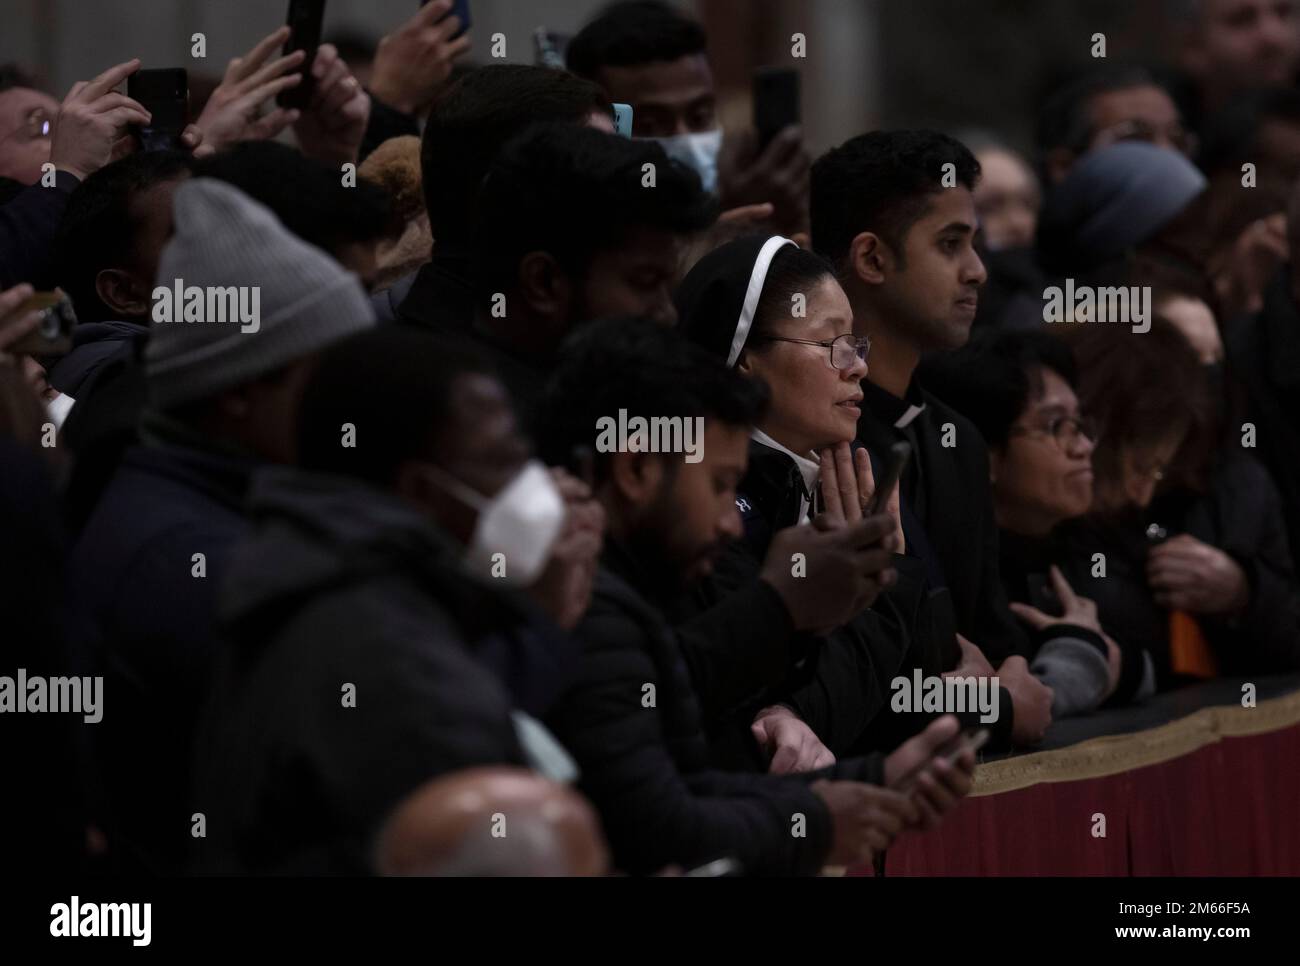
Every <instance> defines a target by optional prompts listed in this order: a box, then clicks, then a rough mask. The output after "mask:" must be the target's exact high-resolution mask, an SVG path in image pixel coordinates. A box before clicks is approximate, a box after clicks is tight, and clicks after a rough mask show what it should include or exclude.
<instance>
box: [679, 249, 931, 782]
mask: <svg viewBox="0 0 1300 966" xmlns="http://www.w3.org/2000/svg"><path fill="white" fill-rule="evenodd" d="M676 301H677V309H678V318H679V323H678V325H679V328H680V329H681V331H682V332H683V333H684V334H685V335H686V336H687V337H688V338H689V339H691V340H692V341H694V342H696V343H697V344H699V345H701V346H703V347H704V348H705V349H708V350H709V351H711V352H713V353H715V354H716V355H717V356H718V357H719V358H721V359H724V360H725V361H726V363H727V364H728V365H729V366H734V367H735V368H736V369H737V371H739V372H740V373H742V374H743V375H745V376H747V377H750V378H754V379H762V380H763V381H764V382H766V383H767V385H768V387H769V389H770V391H771V404H770V406H769V409H768V414H767V416H766V418H765V419H764V421H763V422H762V423H761V424H759V425H758V426H757V427H756V428H755V429H754V432H753V438H752V443H751V445H750V455H749V466H748V469H747V471H746V473H745V476H744V478H743V479H742V480H741V482H740V485H739V486H737V488H736V494H737V500H736V504H737V507H738V508H739V510H740V513H741V518H742V521H743V524H744V531H745V533H744V538H743V540H742V541H741V542H740V543H739V544H738V545H736V546H734V547H732V548H729V549H728V550H727V551H725V552H724V553H723V555H722V556H721V558H720V559H719V560H718V561H717V564H716V565H715V569H714V574H713V576H712V577H711V578H710V579H709V580H708V581H706V582H705V589H704V591H703V592H702V594H701V600H700V603H701V604H702V605H708V604H711V603H713V602H714V601H716V600H717V599H719V597H721V596H724V595H725V594H726V593H728V592H729V590H731V589H734V588H735V587H736V586H739V585H740V584H741V583H742V582H743V581H746V580H754V579H757V577H758V571H759V566H760V564H761V562H762V561H763V560H764V558H765V557H766V556H767V554H768V551H769V548H770V547H771V546H773V544H774V541H777V540H779V539H781V534H782V531H788V530H789V529H790V528H800V527H809V528H812V527H816V528H817V530H818V531H819V532H822V533H825V534H826V535H827V539H828V540H832V539H836V538H837V535H838V534H839V533H856V532H858V531H857V530H856V529H854V528H869V527H872V526H874V527H875V530H874V533H875V536H874V537H872V538H870V544H871V546H872V547H873V551H872V552H873V554H874V555H873V556H872V557H871V560H872V564H871V568H872V570H874V572H875V575H874V587H873V588H872V590H871V592H870V593H868V594H866V595H865V596H864V597H863V598H862V599H861V609H860V610H859V612H858V616H857V617H855V618H853V619H851V620H850V621H849V622H848V623H847V624H844V625H842V626H839V627H830V628H826V634H825V637H824V638H823V639H822V640H821V641H820V642H819V643H817V644H815V645H813V646H812V647H811V648H810V653H811V655H812V656H811V657H810V658H809V660H808V661H807V663H806V666H805V667H803V668H802V669H800V670H799V671H797V672H796V673H794V674H792V675H791V677H790V678H789V679H788V680H787V681H786V682H785V684H784V685H783V686H782V687H781V688H776V689H773V690H772V691H770V692H769V693H766V694H764V695H761V696H755V699H754V700H753V701H751V702H749V703H747V704H746V705H745V707H744V708H743V709H740V710H739V712H738V714H737V715H736V716H734V717H733V719H732V720H731V721H729V722H725V723H724V722H715V723H714V727H713V729H712V733H713V745H714V754H715V756H716V757H718V758H719V759H720V760H724V761H727V760H730V761H735V760H737V759H740V760H743V759H744V758H745V746H746V745H750V746H752V745H753V744H754V739H757V743H758V746H759V748H761V749H764V750H766V751H767V752H768V753H769V754H770V753H772V752H773V751H774V750H776V746H777V744H778V741H777V737H778V735H779V733H780V732H781V731H782V729H791V728H798V727H799V723H798V722H799V721H800V720H801V721H806V722H807V724H808V726H809V728H810V729H811V730H812V731H813V732H814V733H815V735H816V739H818V740H817V741H815V742H810V743H809V744H808V745H807V749H806V752H800V753H799V754H797V755H795V756H790V755H783V756H782V759H781V760H776V761H774V762H773V767H774V768H777V769H782V768H788V769H790V770H807V769H808V768H813V767H821V766H822V765H825V764H827V763H829V762H830V761H833V760H834V758H835V756H841V755H844V754H848V753H850V752H856V751H865V750H868V748H867V747H865V746H864V744H863V742H864V738H865V736H866V734H867V728H868V726H869V725H870V724H871V723H872V721H873V719H875V718H877V716H878V713H879V712H880V711H881V710H884V709H887V706H888V704H889V699H890V681H891V679H892V678H893V677H894V676H895V675H896V674H898V673H899V668H900V666H901V664H902V662H903V658H904V655H905V653H906V651H907V649H908V646H909V643H910V642H911V639H912V637H911V635H912V620H913V615H914V614H915V612H916V610H917V609H918V607H919V601H920V590H919V587H920V584H921V579H920V578H917V577H916V576H915V575H916V574H917V573H918V572H919V571H923V569H924V565H923V564H922V563H921V562H920V561H917V560H909V559H906V558H904V557H902V556H901V553H902V551H903V549H904V547H903V535H902V527H901V524H900V523H899V511H898V502H897V488H896V487H895V491H894V492H893V493H892V494H890V497H891V499H889V500H888V501H887V502H886V510H887V513H888V515H887V516H886V514H884V513H882V514H879V515H877V516H876V517H875V518H874V520H867V519H864V518H865V517H866V515H867V514H866V509H867V500H868V498H869V497H870V496H871V495H872V492H873V490H874V477H873V472H872V468H871V462H870V458H869V456H868V454H867V451H866V450H865V449H863V448H861V447H857V448H856V449H855V448H854V447H853V445H852V441H853V440H854V438H855V436H856V433H857V424H858V417H859V415H860V405H861V402H862V389H861V386H860V385H859V383H860V381H861V380H862V378H863V377H864V376H865V375H866V373H867V354H868V349H869V342H868V340H867V339H865V338H860V337H857V336H854V335H853V333H852V327H853V315H852V310H851V308H850V306H849V301H848V297H847V296H846V295H845V294H844V290H843V289H842V288H841V287H840V285H839V283H838V282H837V281H836V279H835V276H834V273H833V270H832V268H831V266H830V265H829V264H828V263H827V262H825V261H824V260H823V259H821V258H820V257H819V256H817V255H815V254H813V253H811V252H808V251H804V250H803V249H800V248H799V247H798V246H796V245H795V244H794V243H793V242H791V241H789V240H787V239H784V238H780V237H773V238H761V237H755V238H742V239H738V240H736V241H733V242H730V243H728V244H726V245H723V246H721V247H720V248H717V249H715V250H714V251H712V252H710V253H709V254H708V255H706V256H705V257H704V258H702V259H701V260H700V261H699V262H698V263H697V264H696V265H695V267H694V268H693V269H692V270H691V271H690V273H689V274H688V275H687V276H686V278H685V279H684V280H683V282H682V284H681V287H680V288H679V290H678V293H677V300H676ZM864 542H865V540H864ZM798 556H804V555H803V554H800V555H798ZM807 556H812V554H811V553H810V554H808V555H807ZM815 563H816V561H813V562H807V561H804V562H801V561H799V560H797V559H796V560H792V562H791V569H793V570H797V569H798V568H800V567H802V566H805V565H806V567H807V568H808V579H809V580H815V579H816V575H815V574H814V573H813V572H812V569H813V567H814V565H815ZM900 574H902V575H903V579H900V576H899V575H900ZM792 717H793V718H794V719H798V720H792ZM902 717H907V718H915V720H914V721H910V720H909V722H908V724H909V725H914V730H913V733H914V732H916V731H920V730H921V728H922V727H923V726H924V725H925V724H926V719H924V718H923V716H921V715H916V716H906V715H905V716H902ZM890 737H891V738H893V737H897V738H898V739H899V740H901V739H902V738H903V737H906V735H905V734H900V735H894V734H893V733H891V735H890ZM781 743H783V744H785V745H787V746H788V745H789V742H788V741H785V742H781ZM891 744H892V742H891ZM871 747H872V748H883V747H888V745H886V744H885V743H884V742H882V743H880V744H879V745H874V744H873V745H871ZM750 760H751V761H752V760H753V759H752V754H751V755H750Z"/></svg>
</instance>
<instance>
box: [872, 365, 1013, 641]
mask: <svg viewBox="0 0 1300 966" xmlns="http://www.w3.org/2000/svg"><path fill="white" fill-rule="evenodd" d="M862 391H863V393H864V394H865V396H866V398H865V399H864V401H863V408H862V418H861V419H860V420H859V421H858V438H859V439H860V440H861V441H862V442H863V443H865V444H866V445H867V447H868V448H870V449H873V450H876V451H877V452H885V451H886V450H887V449H888V448H889V447H890V446H892V445H893V444H894V443H896V442H898V441H900V440H908V441H910V442H911V443H912V459H911V461H910V462H909V463H908V466H907V470H906V471H905V472H904V474H903V481H902V491H901V495H902V499H903V500H904V501H905V502H906V503H907V505H908V506H909V508H910V509H911V512H912V513H914V514H915V517H916V520H917V522H918V523H919V524H920V526H921V527H922V528H923V529H924V537H925V539H926V540H927V541H928V543H929V548H930V549H931V550H932V552H933V554H934V556H935V558H936V559H937V562H938V564H939V566H940V567H941V568H942V573H943V580H944V582H945V584H946V586H947V587H948V589H949V591H950V592H951V595H952V603H953V609H954V612H955V614H956V618H957V630H958V632H960V633H961V634H962V635H964V636H965V637H967V638H969V639H970V640H971V641H973V642H974V643H975V644H976V645H978V646H979V648H980V649H981V650H982V651H983V652H984V655H985V657H987V658H988V659H989V662H990V663H991V664H993V665H994V667H996V666H997V665H998V664H999V663H1001V662H1002V661H1003V660H1004V659H1005V658H1007V657H1010V656H1011V655H1013V654H1019V655H1022V656H1024V657H1028V656H1029V653H1030V650H1031V648H1030V642H1029V637H1028V635H1027V633H1026V632H1025V630H1024V628H1023V627H1021V625H1020V623H1019V621H1017V619H1016V617H1015V615H1014V614H1012V613H1011V609H1010V608H1009V607H1008V606H1007V598H1006V593H1005V591H1004V590H1003V588H1002V581H1001V579H1000V578H999V575H998V527H997V522H996V520H995V519H994V516H993V496H992V493H991V491H990V489H989V457H988V448H987V447H986V446H985V444H984V439H983V437H982V436H981V435H980V431H979V430H978V429H977V428H976V427H975V424H974V423H972V422H971V421H970V420H968V419H967V418H966V417H965V416H962V415H961V414H960V413H958V412H957V411H956V410H954V409H952V408H950V407H948V406H946V405H945V404H944V403H942V402H940V401H939V400H938V399H937V398H936V397H935V396H933V395H931V394H930V393H929V392H926V391H925V390H924V389H921V388H920V387H919V385H918V384H917V383H916V382H915V381H913V383H912V386H911V387H910V388H909V389H908V393H907V398H906V399H898V398H896V397H895V396H893V395H891V394H890V393H888V392H886V391H885V390H883V389H881V388H879V387H878V386H876V385H875V384H873V383H872V382H870V381H869V380H866V379H864V380H863V381H862ZM914 405H923V406H924V408H923V409H922V410H921V412H920V413H919V414H918V415H916V416H915V417H914V418H913V419H912V420H911V422H910V423H908V424H907V425H905V426H903V427H898V426H897V425H896V423H897V422H899V421H900V419H902V418H903V417H904V414H905V412H906V411H907V410H908V407H909V406H914ZM948 424H951V426H952V429H953V434H954V435H955V443H956V445H954V446H944V445H943V438H944V436H945V428H946V427H947V426H948ZM908 542H909V544H910V543H911V538H910V536H909V538H908Z"/></svg>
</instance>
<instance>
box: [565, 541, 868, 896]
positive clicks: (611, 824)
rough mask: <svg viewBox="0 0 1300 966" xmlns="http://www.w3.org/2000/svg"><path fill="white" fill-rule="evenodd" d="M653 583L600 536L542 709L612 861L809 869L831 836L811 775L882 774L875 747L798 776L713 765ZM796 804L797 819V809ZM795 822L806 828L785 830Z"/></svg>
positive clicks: (753, 870) (636, 868) (633, 866)
mask: <svg viewBox="0 0 1300 966" xmlns="http://www.w3.org/2000/svg"><path fill="white" fill-rule="evenodd" d="M650 586H652V585H651V583H650V582H649V581H648V579H647V576H646V575H645V574H644V573H643V572H642V571H641V568H640V567H639V566H638V564H637V563H636V561H634V560H633V559H632V558H631V556H630V555H629V554H628V553H627V551H626V550H625V549H624V548H623V547H621V546H620V545H619V544H618V543H617V542H615V541H607V542H606V550H605V554H604V558H603V560H602V568H601V570H600V572H599V573H598V575H597V580H596V587H595V593H594V595H593V599H592V603H591V607H590V608H589V609H588V611H587V614H586V616H585V617H584V618H583V620H582V623H581V624H579V626H578V628H577V630H576V634H577V636H578V637H579V639H580V640H581V641H582V644H583V648H584V657H583V662H582V668H581V671H580V673H579V675H578V677H577V679H576V681H575V683H574V684H573V686H572V688H571V689H570V690H569V691H568V692H566V694H565V695H564V696H563V697H562V698H561V700H560V702H559V703H558V705H557V706H556V708H555V710H554V711H553V712H552V713H551V715H550V716H549V717H548V718H547V722H548V724H550V725H551V727H552V728H553V729H554V730H555V732H556V735H557V736H558V737H559V738H560V739H561V740H562V741H563V742H564V743H565V745H566V746H567V747H568V748H569V750H570V751H572V752H573V754H574V755H575V757H576V758H577V759H578V762H579V765H580V767H581V769H582V778H581V781H580V787H581V788H582V791H583V792H584V793H585V794H586V795H587V796H588V797H589V798H590V799H591V800H592V802H593V803H595V805H596V808H597V809H598V810H599V812H600V815H601V820H602V823H603V825H604V828H605V834H606V836H607V838H608V840H609V843H610V847H611V849H612V850H613V856H614V862H615V865H616V866H617V867H618V868H620V869H622V870H624V871H626V872H631V873H653V872H656V871H658V870H660V869H662V868H663V867H664V866H666V865H669V864H677V865H681V866H686V867H690V866H695V865H699V864H701V863H703V862H707V861H709V860H711V859H715V858H720V857H724V856H730V857H733V858H735V859H737V860H738V861H739V862H740V864H741V867H742V869H743V871H744V872H746V873H748V874H758V875H763V874H769V875H770V874H787V875H788V874H792V873H793V874H811V873H814V872H816V871H817V870H818V869H819V868H820V867H821V866H822V864H823V863H824V861H825V858H826V855H827V852H828V850H829V848H830V845H831V826H830V814H829V812H828V811H827V809H826V807H825V806H824V805H823V804H822V802H821V800H820V799H819V798H818V797H817V796H816V795H815V794H814V793H813V792H812V791H811V790H810V789H809V787H808V783H809V782H810V781H812V780H813V779H815V778H820V777H836V778H851V779H856V780H874V781H876V782H879V781H880V776H881V774H882V766H881V764H880V761H879V759H875V758H873V759H857V760H854V761H850V762H844V763H838V764H837V766H835V768H832V769H824V770H822V771H821V772H817V773H814V774H807V775H798V776H778V775H766V774H752V773H751V774H745V773H732V772H723V771H718V770H716V769H713V768H711V767H710V765H709V750H708V746H707V743H706V741H705V735H704V731H703V727H702V721H701V715H700V707H699V702H698V700H697V697H696V693H695V688H694V686H693V684H692V681H691V676H690V672H689V671H688V670H687V667H686V662H685V660H684V659H683V656H682V649H681V646H680V643H679V640H678V638H677V635H676V634H675V632H674V630H673V628H672V627H671V626H670V625H669V623H668V621H667V619H666V618H665V616H664V614H663V611H662V606H663V605H662V602H659V601H652V600H651V599H649V598H647V597H645V596H643V594H642V591H643V590H644V589H646V588H648V587H650ZM800 816H802V820H800ZM801 825H802V828H803V831H804V835H802V836H799V835H795V834H793V830H794V829H795V828H798V827H800V826H801Z"/></svg>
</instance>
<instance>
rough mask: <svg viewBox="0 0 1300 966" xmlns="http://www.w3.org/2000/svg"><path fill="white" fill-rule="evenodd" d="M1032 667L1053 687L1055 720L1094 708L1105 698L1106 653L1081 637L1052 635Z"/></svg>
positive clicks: (1037, 655) (1041, 678)
mask: <svg viewBox="0 0 1300 966" xmlns="http://www.w3.org/2000/svg"><path fill="white" fill-rule="evenodd" d="M1029 668H1030V670H1031V671H1033V672H1034V675H1035V676H1036V677H1037V678H1038V679H1039V680H1040V681H1042V682H1043V683H1044V684H1046V685H1047V686H1048V687H1050V688H1051V689H1052V692H1053V693H1052V717H1053V718H1054V719H1055V718H1068V717H1070V716H1071V715H1076V714H1084V713H1086V712H1088V711H1092V710H1093V709H1095V708H1096V707H1097V706H1098V705H1100V704H1101V703H1102V701H1104V700H1105V698H1106V685H1107V683H1108V669H1107V666H1106V656H1105V655H1104V654H1102V653H1101V652H1100V651H1098V650H1097V648H1096V647H1095V646H1094V645H1093V644H1092V643H1091V642H1089V641H1086V640H1083V639H1082V638H1078V637H1066V636H1063V637H1053V638H1051V639H1050V640H1048V641H1047V642H1046V643H1044V644H1043V646H1042V647H1041V648H1039V650H1038V653H1037V654H1036V655H1035V656H1034V660H1033V663H1032V664H1030V666H1029Z"/></svg>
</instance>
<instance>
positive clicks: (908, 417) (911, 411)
mask: <svg viewBox="0 0 1300 966" xmlns="http://www.w3.org/2000/svg"><path fill="white" fill-rule="evenodd" d="M923 412H925V403H921V405H919V406H916V405H911V406H908V407H907V411H906V412H905V413H903V415H901V416H899V417H898V419H896V420H894V428H895V429H906V428H907V427H908V425H910V424H911V422H912V420H914V419H915V418H916V417H917V416H919V415H921V413H923Z"/></svg>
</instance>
